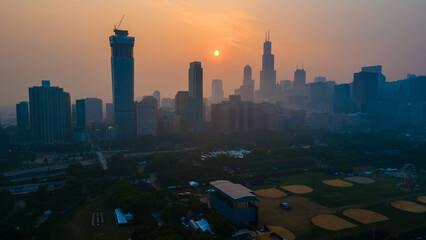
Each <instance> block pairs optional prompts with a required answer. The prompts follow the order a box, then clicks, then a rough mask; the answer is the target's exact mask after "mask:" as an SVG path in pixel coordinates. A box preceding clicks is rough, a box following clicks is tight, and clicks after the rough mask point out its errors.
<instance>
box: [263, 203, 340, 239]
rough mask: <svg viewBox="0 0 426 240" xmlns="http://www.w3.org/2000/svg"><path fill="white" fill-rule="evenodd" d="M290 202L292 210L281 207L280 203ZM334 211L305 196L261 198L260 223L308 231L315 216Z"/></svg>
mask: <svg viewBox="0 0 426 240" xmlns="http://www.w3.org/2000/svg"><path fill="white" fill-rule="evenodd" d="M282 202H286V203H289V204H290V208H291V209H290V210H285V209H282V208H281V207H280V203H282ZM325 213H334V211H333V210H330V209H328V208H326V207H324V206H322V205H320V204H318V203H316V202H313V201H311V200H309V199H307V198H305V197H301V196H297V195H293V196H290V197H285V198H260V203H259V223H260V224H262V225H272V226H282V227H285V228H288V229H291V230H292V231H307V230H309V229H311V228H312V224H311V222H310V219H311V218H312V217H313V216H316V215H319V214H325Z"/></svg>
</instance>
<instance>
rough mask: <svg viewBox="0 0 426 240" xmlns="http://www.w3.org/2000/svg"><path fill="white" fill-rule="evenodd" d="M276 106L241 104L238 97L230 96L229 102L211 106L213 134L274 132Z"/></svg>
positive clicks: (275, 127)
mask: <svg viewBox="0 0 426 240" xmlns="http://www.w3.org/2000/svg"><path fill="white" fill-rule="evenodd" d="M277 113H278V110H277V105H275V104H271V103H253V102H243V101H241V98H240V96H239V95H230V96H229V101H223V102H222V103H217V104H212V105H211V127H212V131H214V132H241V131H250V130H276V129H277V128H278V120H277Z"/></svg>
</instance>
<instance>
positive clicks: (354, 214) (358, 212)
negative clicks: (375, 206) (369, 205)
mask: <svg viewBox="0 0 426 240" xmlns="http://www.w3.org/2000/svg"><path fill="white" fill-rule="evenodd" d="M343 215H345V216H347V217H350V218H352V219H353V220H355V221H357V222H360V223H362V224H370V223H375V222H382V221H386V220H389V218H387V217H385V216H383V215H382V214H380V213H376V212H373V211H370V210H366V209H356V208H352V209H346V210H344V211H343Z"/></svg>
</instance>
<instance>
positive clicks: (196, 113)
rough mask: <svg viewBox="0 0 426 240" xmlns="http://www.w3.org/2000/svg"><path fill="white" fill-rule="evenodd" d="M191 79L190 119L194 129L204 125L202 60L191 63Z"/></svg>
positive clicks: (189, 93)
mask: <svg viewBox="0 0 426 240" xmlns="http://www.w3.org/2000/svg"><path fill="white" fill-rule="evenodd" d="M188 75H189V76H188V80H189V91H188V95H189V120H190V122H191V126H192V128H193V129H194V130H201V129H202V126H203V68H202V67H201V62H192V63H190V68H189V70H188Z"/></svg>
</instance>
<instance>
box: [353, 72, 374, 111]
mask: <svg viewBox="0 0 426 240" xmlns="http://www.w3.org/2000/svg"><path fill="white" fill-rule="evenodd" d="M378 78H379V75H378V74H377V73H373V72H359V73H354V82H353V84H352V98H353V99H354V101H355V104H356V110H357V111H358V112H362V113H374V112H375V108H376V104H377V99H378V96H377V91H378V90H377V88H378Z"/></svg>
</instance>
